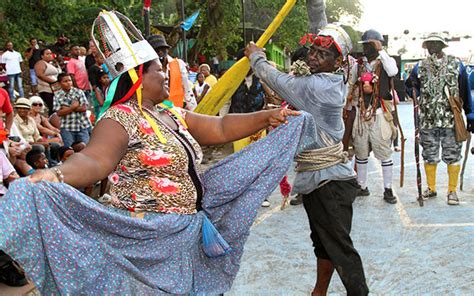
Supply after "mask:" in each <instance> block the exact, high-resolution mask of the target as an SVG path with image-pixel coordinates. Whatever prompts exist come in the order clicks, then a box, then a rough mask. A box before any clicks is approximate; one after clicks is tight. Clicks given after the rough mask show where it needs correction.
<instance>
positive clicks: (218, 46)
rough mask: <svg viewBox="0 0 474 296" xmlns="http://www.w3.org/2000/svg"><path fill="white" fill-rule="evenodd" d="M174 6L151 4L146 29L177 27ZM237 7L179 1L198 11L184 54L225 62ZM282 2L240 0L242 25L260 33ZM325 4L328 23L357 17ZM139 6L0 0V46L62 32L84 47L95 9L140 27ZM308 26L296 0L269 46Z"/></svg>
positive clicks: (291, 44)
mask: <svg viewBox="0 0 474 296" xmlns="http://www.w3.org/2000/svg"><path fill="white" fill-rule="evenodd" d="M180 2H181V1H180V0H160V1H158V0H156V1H152V11H151V23H152V25H153V24H155V25H156V24H168V25H176V24H178V23H179V21H180V20H181V11H180ZM19 3H21V5H19ZM241 3H242V0H200V1H197V0H185V15H186V16H189V15H191V14H192V13H193V12H194V11H196V10H197V9H201V14H200V16H199V18H198V20H197V22H196V24H195V26H194V27H193V29H192V30H194V33H195V35H197V42H196V46H195V48H194V49H193V51H192V52H191V53H190V55H189V56H190V58H191V59H192V58H193V57H194V56H195V54H196V53H197V52H201V53H203V54H206V55H208V56H214V55H221V56H223V57H224V58H225V57H226V56H227V53H228V52H236V51H237V50H238V48H239V47H241V46H242V39H243V38H242V23H241V21H242V6H241ZM284 3H285V0H245V5H246V7H245V8H246V27H253V28H260V29H265V28H266V27H267V26H268V25H269V24H270V22H271V21H272V20H273V18H274V17H275V15H276V14H277V13H278V11H279V10H280V9H281V7H282V6H283V4H284ZM326 5H327V9H326V11H327V16H328V21H330V22H332V21H336V20H339V19H340V18H341V17H345V16H352V17H353V20H354V22H356V21H358V19H359V18H360V16H361V14H362V9H361V5H360V2H359V0H327V1H326ZM141 7H142V1H141V0H69V1H68V0H24V1H21V2H20V1H18V0H1V1H0V46H2V45H3V44H4V43H5V42H6V41H7V40H11V41H12V42H13V43H14V44H15V48H16V49H17V50H19V51H23V50H24V49H25V48H27V47H28V40H29V38H31V37H36V38H38V39H42V40H45V41H46V42H47V43H48V44H53V43H54V42H55V41H56V38H57V36H58V35H59V34H60V33H64V34H65V35H66V36H67V37H68V38H69V39H70V40H71V42H72V43H78V44H82V45H87V41H88V39H89V35H90V27H91V24H92V22H93V20H94V18H95V17H96V16H97V14H98V13H99V11H100V10H101V9H114V10H117V11H120V12H122V13H124V14H125V15H126V16H128V17H130V19H131V20H132V21H133V22H134V23H135V25H137V26H138V28H139V29H143V19H142V16H141V13H142V9H141ZM308 27H309V25H308V15H307V11H306V3H305V1H298V2H297V4H296V5H295V7H294V8H293V10H292V11H291V12H290V14H289V15H288V17H287V18H286V19H285V21H284V22H283V24H282V26H281V27H280V28H279V29H278V31H277V32H276V36H275V38H273V42H275V43H276V44H278V45H279V46H280V47H284V48H287V49H289V50H293V49H295V48H296V47H297V46H298V41H299V39H300V38H301V36H302V35H304V34H305V33H306V32H307V31H308ZM351 33H352V34H356V33H353V32H352V31H351ZM351 33H350V34H351ZM351 37H352V36H351Z"/></svg>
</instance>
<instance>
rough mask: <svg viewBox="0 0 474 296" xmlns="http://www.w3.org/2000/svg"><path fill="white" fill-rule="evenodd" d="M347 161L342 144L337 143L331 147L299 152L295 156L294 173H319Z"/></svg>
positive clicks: (347, 156)
mask: <svg viewBox="0 0 474 296" xmlns="http://www.w3.org/2000/svg"><path fill="white" fill-rule="evenodd" d="M348 161H349V155H348V153H347V151H344V145H343V144H342V142H339V143H337V144H336V145H333V146H329V147H324V148H319V149H313V150H306V151H303V152H301V153H300V154H298V155H297V156H296V162H297V165H296V169H295V171H297V172H310V171H320V170H324V169H327V168H329V167H332V166H335V165H337V164H340V163H346V162H348Z"/></svg>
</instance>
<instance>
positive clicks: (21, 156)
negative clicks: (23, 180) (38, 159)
mask: <svg viewBox="0 0 474 296" xmlns="http://www.w3.org/2000/svg"><path fill="white" fill-rule="evenodd" d="M3 147H4V148H5V155H6V156H7V157H8V159H9V160H10V163H12V164H13V167H14V168H15V169H16V171H17V172H18V173H19V174H20V176H28V172H30V170H31V166H30V165H29V164H27V163H26V161H25V157H26V153H28V152H29V151H30V150H31V145H30V144H28V142H27V141H26V140H25V139H24V138H23V136H22V135H21V133H20V130H19V129H18V127H17V126H16V124H15V123H13V125H12V129H11V131H10V135H9V137H8V141H4V142H3Z"/></svg>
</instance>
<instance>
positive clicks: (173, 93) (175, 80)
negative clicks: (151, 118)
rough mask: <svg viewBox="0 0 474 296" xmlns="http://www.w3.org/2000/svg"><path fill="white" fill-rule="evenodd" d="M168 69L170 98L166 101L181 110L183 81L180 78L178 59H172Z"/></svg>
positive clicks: (182, 104)
mask: <svg viewBox="0 0 474 296" xmlns="http://www.w3.org/2000/svg"><path fill="white" fill-rule="evenodd" d="M169 67H170V72H169V74H170V96H169V98H168V100H170V101H171V102H173V105H175V106H176V107H180V108H183V106H184V88H183V79H182V77H181V69H180V67H179V61H178V59H173V60H172V61H171V62H170V63H169Z"/></svg>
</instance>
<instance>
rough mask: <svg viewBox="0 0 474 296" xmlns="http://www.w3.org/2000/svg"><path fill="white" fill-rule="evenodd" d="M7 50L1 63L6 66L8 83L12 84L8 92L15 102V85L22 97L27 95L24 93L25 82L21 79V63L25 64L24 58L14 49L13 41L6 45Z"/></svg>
mask: <svg viewBox="0 0 474 296" xmlns="http://www.w3.org/2000/svg"><path fill="white" fill-rule="evenodd" d="M5 49H6V51H5V52H4V53H3V55H2V61H1V62H2V63H4V64H5V68H6V71H7V75H8V81H9V83H10V87H9V89H8V92H9V93H10V100H11V101H12V102H13V101H14V99H15V84H16V85H17V88H18V93H19V94H20V97H23V96H24V95H25V94H24V92H23V81H22V79H21V63H22V62H23V58H22V57H21V54H20V53H19V52H18V51H15V50H14V49H13V43H12V42H11V41H8V42H7V43H6V45H5Z"/></svg>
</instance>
